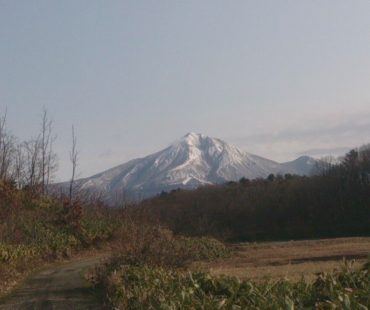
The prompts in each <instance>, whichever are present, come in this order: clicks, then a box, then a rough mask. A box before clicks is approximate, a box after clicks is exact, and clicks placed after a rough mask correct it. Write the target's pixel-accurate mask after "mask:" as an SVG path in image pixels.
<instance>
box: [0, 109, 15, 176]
mask: <svg viewBox="0 0 370 310" xmlns="http://www.w3.org/2000/svg"><path fill="white" fill-rule="evenodd" d="M6 114H7V112H6V111H5V114H4V116H3V117H0V179H4V180H7V179H9V178H10V177H11V169H12V164H13V160H14V155H15V151H16V148H15V144H16V141H17V139H16V137H15V136H14V135H13V134H12V133H11V132H9V131H8V130H7V128H6Z"/></svg>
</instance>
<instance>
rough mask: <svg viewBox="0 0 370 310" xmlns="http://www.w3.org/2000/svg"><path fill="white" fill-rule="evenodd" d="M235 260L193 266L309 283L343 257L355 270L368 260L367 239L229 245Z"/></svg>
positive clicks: (218, 272)
mask: <svg viewBox="0 0 370 310" xmlns="http://www.w3.org/2000/svg"><path fill="white" fill-rule="evenodd" d="M230 247H231V248H232V250H233V251H234V252H235V253H236V255H235V256H234V257H231V258H228V259H223V260H218V261H215V262H202V263H196V264H193V265H192V268H194V269H200V270H202V271H206V272H210V273H211V274H212V275H221V274H223V275H228V276H236V277H238V278H241V279H250V280H253V281H256V282H261V281H264V280H266V279H272V280H279V279H288V280H292V281H297V280H300V279H301V278H302V276H304V277H305V279H306V280H308V281H310V280H313V279H314V278H315V273H318V272H323V271H330V270H333V269H334V268H337V267H339V266H341V265H343V257H346V259H347V260H352V259H354V260H355V264H354V267H360V266H361V265H362V264H363V263H364V262H366V261H367V259H368V257H369V253H370V237H366V238H365V237H359V238H338V239H321V240H304V241H287V242H265V243H239V244H233V245H230Z"/></svg>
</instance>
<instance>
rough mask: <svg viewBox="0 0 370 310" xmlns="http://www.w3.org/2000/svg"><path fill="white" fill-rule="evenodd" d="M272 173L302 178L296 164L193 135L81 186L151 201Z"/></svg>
mask: <svg viewBox="0 0 370 310" xmlns="http://www.w3.org/2000/svg"><path fill="white" fill-rule="evenodd" d="M297 167H298V166H297ZM302 169H303V168H302ZM302 169H301V168H300V171H303V170H302ZM270 173H274V174H278V173H280V174H285V173H292V174H302V173H298V170H296V165H294V164H291V165H290V164H289V163H285V164H279V163H277V162H274V161H271V160H268V159H265V158H262V157H260V156H257V155H253V154H250V153H247V152H245V151H243V150H240V149H238V148H236V147H234V146H231V145H229V144H227V143H226V142H224V141H222V140H219V139H216V138H211V137H208V136H205V135H202V134H195V133H192V132H191V133H189V134H187V135H186V136H184V137H183V138H181V139H180V140H179V141H177V142H175V143H173V144H172V145H170V146H169V147H167V148H166V149H164V150H162V151H160V152H157V153H155V154H152V155H149V156H147V157H144V158H139V159H134V160H131V161H129V162H127V163H125V164H123V165H119V166H117V167H114V168H112V169H109V170H107V171H105V172H102V173H99V174H97V175H94V176H92V177H90V178H86V179H81V180H78V183H79V184H80V186H81V187H82V188H84V189H100V190H105V191H108V192H111V193H113V192H115V191H121V190H122V189H125V190H126V191H129V192H136V193H142V194H143V195H144V196H145V197H147V196H151V195H155V194H156V193H158V192H161V191H162V190H165V191H168V190H171V189H174V188H178V187H181V188H194V187H196V186H199V185H204V184H212V183H221V182H226V181H231V180H234V181H235V180H239V179H240V178H242V177H245V178H249V179H254V178H258V177H266V176H267V175H269V174H270Z"/></svg>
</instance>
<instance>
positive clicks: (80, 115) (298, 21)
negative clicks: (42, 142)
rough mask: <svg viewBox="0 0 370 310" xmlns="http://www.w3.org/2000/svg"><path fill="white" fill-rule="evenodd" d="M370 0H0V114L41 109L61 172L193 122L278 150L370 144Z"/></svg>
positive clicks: (15, 115)
mask: <svg viewBox="0 0 370 310" xmlns="http://www.w3.org/2000/svg"><path fill="white" fill-rule="evenodd" d="M369 15H370V1H368V0H365V1H353V0H351V1H340V0H335V1H328V0H325V1H322V0H317V1H313V0H307V1H303V0H302V1H295V0H294V1H278V0H271V1H261V0H256V1H248V0H242V1H236V0H231V1H226V0H225V1H215V0H209V1H202V0H195V1H190V0H186V1H170V0H168V1H90V0H89V1H66V0H63V1H26V0H24V1H11V0H7V1H5V0H0V115H3V114H4V112H5V109H7V113H8V117H7V118H8V128H9V129H11V130H12V131H13V133H14V134H15V135H17V136H18V137H19V138H20V139H21V140H26V139H28V138H30V137H31V136H36V135H37V134H38V129H39V127H40V115H41V113H42V109H43V107H45V108H47V109H48V111H49V114H50V115H51V116H52V118H53V119H54V132H55V133H56V134H57V135H58V138H57V140H56V142H55V151H56V152H57V153H58V155H59V158H60V169H59V172H58V178H59V179H60V180H67V179H68V178H69V177H70V175H71V165H70V162H69V151H70V149H71V143H72V142H71V127H72V124H74V126H75V132H76V135H77V139H78V141H77V148H78V149H80V151H81V152H80V155H79V161H80V163H79V167H78V170H79V171H80V173H81V176H84V177H87V176H90V175H92V174H94V173H98V172H101V171H104V170H106V169H108V168H111V167H113V166H115V165H118V164H121V163H124V162H126V161H128V160H130V159H133V158H137V157H144V156H146V155H148V154H151V153H154V152H156V151H159V150H161V149H163V148H165V147H167V146H168V145H169V144H170V143H171V142H173V141H175V140H177V139H179V138H180V137H182V136H184V135H185V134H186V133H188V132H190V131H194V132H198V133H203V134H206V135H209V136H211V137H217V138H220V139H222V140H225V141H226V142H229V143H231V144H233V145H235V146H237V147H240V148H242V149H243V150H245V151H247V152H251V153H254V154H257V155H260V156H263V157H267V158H269V159H272V160H276V161H279V162H283V161H288V160H292V159H295V158H296V157H298V156H299V155H302V154H308V155H314V156H318V157H320V156H322V155H324V154H327V153H332V154H334V155H337V153H338V152H339V153H342V154H343V153H344V152H346V150H347V149H349V148H350V147H355V146H360V145H362V144H364V143H369V142H370V135H369V133H370V85H369V83H370V18H369Z"/></svg>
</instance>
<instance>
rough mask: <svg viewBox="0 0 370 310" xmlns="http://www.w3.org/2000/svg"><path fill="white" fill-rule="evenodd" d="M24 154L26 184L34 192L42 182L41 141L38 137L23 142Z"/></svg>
mask: <svg viewBox="0 0 370 310" xmlns="http://www.w3.org/2000/svg"><path fill="white" fill-rule="evenodd" d="M24 149H25V152H26V163H27V164H26V177H25V179H26V184H27V185H28V186H29V187H30V188H31V190H32V191H33V192H35V191H36V190H37V189H38V187H39V185H40V183H41V180H42V173H41V169H40V167H41V164H40V162H41V154H40V153H41V141H40V136H38V137H37V138H31V139H30V140H29V141H26V142H24Z"/></svg>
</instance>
